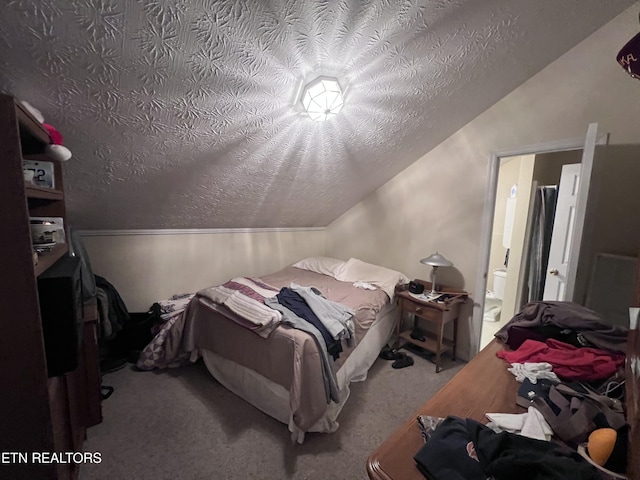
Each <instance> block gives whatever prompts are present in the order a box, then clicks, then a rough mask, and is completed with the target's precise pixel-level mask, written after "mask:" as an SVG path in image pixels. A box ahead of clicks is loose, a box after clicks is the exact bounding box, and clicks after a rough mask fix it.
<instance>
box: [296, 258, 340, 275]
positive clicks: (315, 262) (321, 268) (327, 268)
mask: <svg viewBox="0 0 640 480" xmlns="http://www.w3.org/2000/svg"><path fill="white" fill-rule="evenodd" d="M342 265H344V261H343V260H338V259H335V258H329V257H309V258H305V259H304V260H300V261H299V262H296V263H294V264H293V266H294V267H296V268H301V269H302V270H309V271H310V272H315V273H321V274H322V275H329V276H330V277H333V276H335V275H334V274H335V271H336V270H337V269H339V268H340V267H342Z"/></svg>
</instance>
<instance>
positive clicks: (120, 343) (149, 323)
mask: <svg viewBox="0 0 640 480" xmlns="http://www.w3.org/2000/svg"><path fill="white" fill-rule="evenodd" d="M160 314H161V307H160V305H159V304H158V303H154V304H153V305H152V306H151V308H150V309H149V311H148V312H145V313H130V314H129V317H130V318H129V321H128V322H127V323H126V324H125V325H124V327H123V329H122V330H120V331H119V332H118V333H117V335H116V337H115V338H114V339H113V342H112V345H113V348H114V349H115V350H116V351H117V352H119V353H120V354H121V355H123V356H125V357H127V358H129V357H133V356H135V358H136V359H137V356H138V354H139V353H140V351H141V350H142V349H143V348H144V347H146V346H147V345H148V344H149V342H150V341H151V340H152V339H153V335H154V334H153V327H155V326H156V325H157V324H159V323H160V322H162V318H161V317H160ZM133 363H135V362H133Z"/></svg>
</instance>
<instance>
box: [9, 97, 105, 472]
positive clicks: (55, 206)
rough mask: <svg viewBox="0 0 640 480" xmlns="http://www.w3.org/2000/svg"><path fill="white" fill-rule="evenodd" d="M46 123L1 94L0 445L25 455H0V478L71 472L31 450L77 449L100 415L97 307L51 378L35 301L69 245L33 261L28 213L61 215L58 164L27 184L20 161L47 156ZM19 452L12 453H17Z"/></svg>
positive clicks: (86, 313)
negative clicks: (72, 353)
mask: <svg viewBox="0 0 640 480" xmlns="http://www.w3.org/2000/svg"><path fill="white" fill-rule="evenodd" d="M48 143H49V134H48V132H47V131H46V130H45V129H44V127H43V126H42V125H41V124H40V123H39V122H38V121H37V120H36V119H35V118H34V117H33V116H32V115H31V114H29V112H28V111H27V110H25V109H24V108H23V107H22V106H21V105H20V104H18V103H16V102H15V101H14V99H13V98H12V97H10V96H7V95H0V179H1V188H0V205H1V207H0V222H1V225H2V226H1V228H0V238H1V239H2V240H1V242H0V271H1V272H2V275H0V300H1V303H2V305H3V318H2V320H0V392H2V394H1V395H0V412H1V413H0V415H1V417H0V425H1V428H0V431H1V432H2V435H0V452H16V453H18V454H22V455H25V454H26V455H27V456H28V458H27V462H21V461H15V460H14V461H7V460H10V459H9V458H7V457H5V456H3V457H2V461H1V462H0V478H10V479H12V480H16V479H55V480H61V479H64V480H66V479H72V478H76V477H77V474H78V468H79V465H78V464H74V463H71V464H69V463H44V462H42V463H40V462H33V461H32V458H33V457H32V452H48V453H52V452H76V451H79V450H81V449H82V442H83V441H84V438H85V431H86V428H87V427H89V426H91V425H95V424H96V423H99V422H100V421H101V412H100V408H101V405H100V401H101V397H100V380H101V379H100V370H99V364H98V347H97V342H96V327H97V307H96V303H95V301H89V302H87V303H86V304H85V305H84V308H83V317H84V318H83V323H82V328H81V331H80V337H81V344H80V349H79V350H80V356H79V366H78V367H77V368H76V369H75V370H73V371H71V372H68V373H65V374H64V375H60V376H53V377H48V375H47V361H46V355H45V346H44V338H43V328H42V321H41V313H42V312H41V311H40V305H39V293H38V276H40V275H42V274H43V273H44V272H46V271H47V270H48V269H49V268H50V267H51V266H52V265H54V263H55V262H56V261H57V260H59V259H60V258H62V257H63V256H64V255H66V254H67V252H68V247H67V244H66V243H58V244H56V245H55V247H54V248H53V249H52V250H50V251H48V252H45V253H43V254H42V255H40V256H39V257H38V262H37V264H36V265H34V259H33V250H32V244H31V233H30V222H29V219H30V217H33V216H45V217H62V218H65V213H66V212H65V203H64V187H63V178H62V168H61V165H60V164H59V163H58V162H55V161H54V162H53V164H54V178H55V185H54V187H55V188H45V187H38V186H35V185H31V184H26V183H25V180H24V175H23V166H22V161H23V159H26V158H31V159H37V160H39V161H51V160H50V159H49V158H47V157H46V156H44V155H43V152H44V149H45V146H46V145H47V144H48ZM17 458H18V457H16V459H17Z"/></svg>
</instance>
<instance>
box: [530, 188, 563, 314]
mask: <svg viewBox="0 0 640 480" xmlns="http://www.w3.org/2000/svg"><path fill="white" fill-rule="evenodd" d="M557 198H558V189H557V186H555V185H552V186H542V187H538V188H537V189H536V193H535V200H534V204H533V212H532V214H533V224H532V231H531V248H530V249H529V262H528V263H529V277H528V286H529V302H534V301H539V300H542V295H543V294H544V284H545V280H546V278H547V266H548V264H549V247H550V246H551V234H552V233H553V219H554V217H555V212H556V200H557Z"/></svg>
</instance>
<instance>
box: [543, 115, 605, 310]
mask: <svg viewBox="0 0 640 480" xmlns="http://www.w3.org/2000/svg"><path fill="white" fill-rule="evenodd" d="M597 134H598V124H597V123H592V124H590V125H589V129H588V130H587V138H586V140H585V144H584V150H583V152H582V163H579V164H575V165H564V166H563V167H562V175H561V177H560V185H559V187H558V201H557V203H556V214H555V219H554V222H553V233H552V236H551V246H550V248H549V265H548V267H547V278H546V281H545V286H544V295H543V299H544V300H566V301H571V300H572V299H573V290H574V287H575V280H576V271H577V268H578V257H579V254H580V244H581V242H582V230H583V227H584V218H585V210H586V206H587V199H588V194H589V184H590V183H591V170H592V167H593V157H594V154H595V145H596V137H597Z"/></svg>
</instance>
